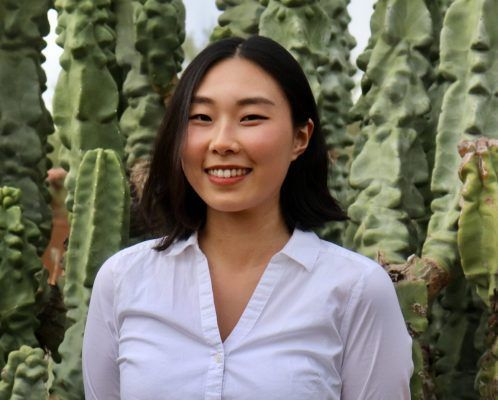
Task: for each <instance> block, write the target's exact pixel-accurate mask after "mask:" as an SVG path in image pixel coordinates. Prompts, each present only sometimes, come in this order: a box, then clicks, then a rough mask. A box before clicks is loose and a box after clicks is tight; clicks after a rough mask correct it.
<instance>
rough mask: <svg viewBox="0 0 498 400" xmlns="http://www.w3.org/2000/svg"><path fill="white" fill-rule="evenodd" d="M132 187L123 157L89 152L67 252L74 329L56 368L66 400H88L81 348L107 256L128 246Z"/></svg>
mask: <svg viewBox="0 0 498 400" xmlns="http://www.w3.org/2000/svg"><path fill="white" fill-rule="evenodd" d="M128 214H129V193H128V184H127V182H126V177H125V173H124V169H123V166H122V164H121V161H120V158H119V155H118V154H117V153H116V152H114V151H112V150H103V149H96V150H90V151H87V152H86V153H85V155H84V157H83V159H82V161H81V165H80V167H79V170H78V177H77V179H76V190H75V202H74V208H73V221H72V225H71V235H70V237H69V245H68V250H67V253H66V282H65V286H64V302H65V304H66V307H67V308H68V312H67V320H68V329H67V330H66V334H65V337H64V341H63V343H62V345H61V346H60V348H59V352H60V354H61V358H62V363H60V364H56V365H55V367H54V373H55V382H54V391H55V393H56V394H57V395H58V396H60V398H62V399H64V400H71V399H81V398H83V381H82V376H81V348H82V338H83V330H84V325H85V320H86V313H87V310H88V303H89V299H90V293H91V287H92V285H93V281H94V279H95V275H96V273H97V271H98V268H99V267H100V265H102V263H103V262H104V261H105V260H106V258H107V257H109V256H110V255H112V254H113V253H115V252H116V251H118V250H119V249H120V248H122V247H123V246H124V245H126V241H127V235H128V228H129V221H128V220H129V215H128Z"/></svg>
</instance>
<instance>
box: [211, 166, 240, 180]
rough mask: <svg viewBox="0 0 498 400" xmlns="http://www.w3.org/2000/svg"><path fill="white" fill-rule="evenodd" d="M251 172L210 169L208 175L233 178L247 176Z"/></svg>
mask: <svg viewBox="0 0 498 400" xmlns="http://www.w3.org/2000/svg"><path fill="white" fill-rule="evenodd" d="M248 172H249V170H248V169H246V168H244V169H241V168H239V169H208V171H207V173H208V174H209V175H214V176H216V177H218V178H233V177H234V176H242V175H246V174H247V173H248Z"/></svg>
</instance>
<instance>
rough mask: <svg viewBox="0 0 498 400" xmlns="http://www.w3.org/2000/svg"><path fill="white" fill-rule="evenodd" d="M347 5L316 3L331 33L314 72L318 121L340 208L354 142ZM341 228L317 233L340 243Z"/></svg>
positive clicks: (339, 0) (338, 224)
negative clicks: (350, 127)
mask: <svg viewBox="0 0 498 400" xmlns="http://www.w3.org/2000/svg"><path fill="white" fill-rule="evenodd" d="M348 4H349V0H334V1H327V0H321V1H320V6H321V7H322V8H323V10H324V11H325V12H326V14H327V16H328V17H329V20H330V22H329V24H330V27H331V28H332V32H331V35H330V38H329V43H328V45H327V50H328V59H329V60H328V62H327V63H325V64H324V65H323V66H321V67H320V68H319V70H318V78H319V80H320V86H321V89H322V94H323V96H322V102H321V107H320V119H321V121H322V122H323V123H322V129H323V132H324V134H325V137H326V141H327V146H328V148H329V154H330V158H331V160H332V163H331V171H330V174H329V188H330V189H331V190H332V193H333V195H334V197H335V198H336V199H337V200H338V201H339V203H340V204H341V205H342V206H343V207H347V194H348V192H349V183H348V175H349V169H350V164H351V156H352V145H353V143H354V137H353V136H352V135H351V133H350V132H349V131H348V129H347V123H348V113H349V109H350V108H351V106H352V104H353V102H352V97H351V91H352V89H353V88H354V81H353V79H352V76H353V75H354V74H355V72H356V70H355V68H354V67H353V65H352V64H351V62H350V53H351V49H353V48H354V46H356V41H355V39H354V38H353V37H352V36H351V35H350V33H349V31H348V25H349V22H350V21H351V18H350V16H349V13H348V10H347V6H348ZM345 227H346V224H345V222H335V223H331V224H328V225H327V226H326V228H325V229H324V231H323V232H321V233H322V235H323V236H324V237H326V238H327V239H329V240H332V241H334V242H336V243H342V236H343V234H344V230H345Z"/></svg>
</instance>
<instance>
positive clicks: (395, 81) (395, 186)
mask: <svg viewBox="0 0 498 400" xmlns="http://www.w3.org/2000/svg"><path fill="white" fill-rule="evenodd" d="M379 5H380V7H379V8H380V10H383V9H384V10H386V11H385V18H384V26H383V27H382V28H381V31H380V32H381V33H380V34H379V37H378V39H377V41H376V42H375V45H374V47H373V49H372V53H371V56H370V59H369V63H368V67H367V70H366V75H367V76H368V79H369V81H370V87H369V88H367V89H368V92H367V95H366V96H368V97H369V100H368V101H367V102H366V103H367V104H368V105H369V109H368V117H367V116H365V118H368V119H367V123H366V124H365V125H364V126H363V128H362V135H363V136H364V139H363V143H364V144H363V146H362V148H361V150H360V151H359V153H358V154H356V156H355V158H354V160H353V163H352V165H351V172H350V184H351V186H352V187H353V188H354V189H355V190H356V191H357V194H356V199H355V201H354V202H353V204H351V206H350V207H349V210H348V211H349V216H350V218H351V223H350V224H349V225H348V228H347V232H346V245H347V246H348V247H351V248H354V249H356V250H358V251H359V252H361V253H363V254H365V255H367V256H369V257H372V258H375V257H377V256H378V254H379V253H380V254H382V257H383V259H384V260H386V261H387V262H388V263H403V262H404V260H406V258H407V257H408V256H409V255H411V254H413V253H416V252H417V250H418V249H419V247H420V245H421V242H422V240H423V238H424V232H423V224H422V222H421V221H423V219H424V218H426V216H427V210H426V207H425V202H424V198H423V196H422V194H421V193H420V191H419V187H421V186H423V185H427V183H428V180H429V171H428V165H427V160H426V156H425V153H424V150H423V146H422V143H421V139H420V137H419V136H420V132H419V127H420V125H421V123H423V121H424V117H425V115H426V114H427V113H428V111H429V110H430V103H429V98H428V95H427V87H426V78H427V77H428V76H430V74H431V72H432V71H431V65H430V63H429V61H428V60H427V58H426V55H425V54H424V53H422V52H421V49H423V48H424V47H425V48H427V47H428V46H430V44H431V43H432V41H433V31H432V20H431V16H430V13H429V11H428V9H427V7H426V5H425V3H424V1H422V0H416V1H413V0H411V1H407V0H381V1H380V2H379V3H378V6H379ZM371 94H374V96H375V97H373V96H372V95H371ZM386 110H389V112H386Z"/></svg>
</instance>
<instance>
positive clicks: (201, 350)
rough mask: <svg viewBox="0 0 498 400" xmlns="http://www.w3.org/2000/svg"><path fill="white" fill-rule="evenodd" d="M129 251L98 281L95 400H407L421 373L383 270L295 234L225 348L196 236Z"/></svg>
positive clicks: (89, 332)
mask: <svg viewBox="0 0 498 400" xmlns="http://www.w3.org/2000/svg"><path fill="white" fill-rule="evenodd" d="M155 244H157V242H156V241H146V242H143V243H140V244H138V245H135V246H132V247H129V248H127V249H124V250H122V251H120V252H118V253H117V254H115V255H114V256H112V257H111V258H110V259H109V260H107V261H106V262H105V264H104V265H103V266H102V268H101V269H100V271H99V273H98V275H97V278H96V280H95V284H94V288H93V293H92V298H91V302H90V309H89V313H88V318H87V322H86V330H85V337H84V343H83V373H84V382H85V395H86V399H87V400H97V399H98V400H114V399H122V400H163V399H164V400H201V399H203V400H222V399H223V400H229V399H230V400H232V399H233V400H277V399H282V400H339V399H341V400H362V399H369V400H408V399H410V392H409V380H410V376H411V373H412V369H413V364H412V360H411V338H410V336H409V335H408V333H407V329H406V327H405V324H404V320H403V317H402V315H401V311H400V307H399V304H398V301H397V298H396V294H395V291H394V287H393V284H392V283H391V281H390V279H389V276H388V275H387V273H386V272H385V271H384V270H383V269H382V267H380V266H379V265H378V264H376V263H375V262H373V261H371V260H370V259H368V258H366V257H363V256H361V255H359V254H356V253H353V252H351V251H349V250H346V249H344V248H341V247H339V246H337V245H335V244H332V243H329V242H326V241H323V240H320V239H319V238H318V237H317V236H316V235H315V234H314V233H311V232H303V231H300V230H297V229H296V230H294V233H293V235H292V237H291V238H290V240H289V241H288V243H287V244H286V245H285V247H284V248H283V249H282V250H281V251H279V252H278V253H276V254H275V255H274V256H273V257H272V259H271V260H270V262H269V264H268V265H267V267H266V269H265V271H264V273H263V275H262V277H261V279H260V281H259V283H258V285H257V287H256V289H255V290H254V293H253V294H252V297H251V298H250V300H249V303H248V304H247V306H246V308H245V310H244V311H243V313H242V316H241V317H240V320H239V321H238V323H237V325H236V326H235V328H234V329H233V331H232V332H231V334H230V335H229V336H228V337H227V338H226V340H225V341H224V342H222V340H221V338H220V333H219V329H218V325H217V318H216V310H215V305H214V300H213V291H212V286H211V280H210V274H209V267H208V262H207V259H206V257H205V256H204V254H203V253H202V251H201V250H200V248H199V246H198V242H197V235H196V234H193V235H192V236H191V237H190V238H189V239H188V240H183V241H179V242H176V243H174V244H173V245H172V246H170V247H169V248H168V249H166V250H165V251H161V252H158V251H155V250H153V249H152V247H153V246H154V245H155Z"/></svg>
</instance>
